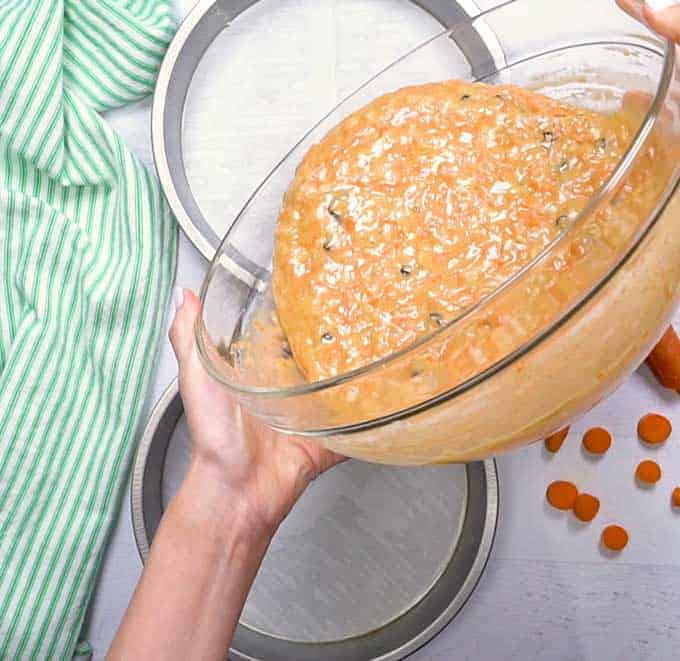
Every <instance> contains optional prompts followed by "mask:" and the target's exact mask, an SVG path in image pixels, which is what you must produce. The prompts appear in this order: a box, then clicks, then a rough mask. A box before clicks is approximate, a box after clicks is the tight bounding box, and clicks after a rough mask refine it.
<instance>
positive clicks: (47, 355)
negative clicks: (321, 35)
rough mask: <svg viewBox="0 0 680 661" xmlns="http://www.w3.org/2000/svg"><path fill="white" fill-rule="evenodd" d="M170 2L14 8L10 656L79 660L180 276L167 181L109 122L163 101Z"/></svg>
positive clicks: (6, 172)
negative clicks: (122, 109) (159, 82)
mask: <svg viewBox="0 0 680 661" xmlns="http://www.w3.org/2000/svg"><path fill="white" fill-rule="evenodd" d="M174 29H175V21H174V18H173V16H172V13H171V7H170V2H167V1H164V0H3V1H0V658H1V659H64V658H70V657H71V655H72V654H73V651H74V648H75V645H76V642H77V637H78V633H79V630H80V627H81V624H82V620H83V614H84V611H85V609H86V606H87V602H88V597H89V596H90V593H91V590H92V586H93V582H94V580H95V576H96V574H97V569H98V567H99V564H100V561H101V558H102V555H103V552H104V547H105V544H106V539H107V536H108V534H109V532H110V529H111V525H112V523H113V521H114V519H115V516H116V512H117V509H118V505H119V502H120V499H121V496H122V491H123V488H124V485H125V481H126V472H127V469H128V466H129V464H130V459H131V456H132V452H133V445H134V440H135V435H136V431H137V427H138V424H139V422H140V414H141V410H142V406H143V402H144V399H145V394H146V391H147V387H148V385H149V381H150V376H151V373H152V370H153V367H154V362H155V355H156V350H157V345H158V341H159V335H160V333H161V331H162V330H163V327H164V313H165V309H166V303H167V299H168V294H169V289H170V286H171V281H172V277H173V272H174V264H175V250H176V228H175V224H174V221H173V220H172V217H171V216H170V213H169V211H168V209H167V207H166V205H165V203H164V201H163V198H162V196H161V193H160V191H159V187H158V184H157V183H156V181H155V180H154V179H153V177H152V176H151V175H150V174H149V172H148V171H147V170H146V168H145V167H143V166H142V164H141V163H140V162H139V161H138V160H137V159H136V158H135V157H134V156H133V155H132V154H131V153H130V152H128V151H127V149H126V148H125V146H124V145H123V143H122V141H121V139H120V138H119V137H118V136H117V135H116V134H115V133H114V131H112V130H111V128H110V127H109V126H108V125H107V124H106V122H105V121H104V120H103V119H102V117H101V116H100V114H99V113H100V112H102V111H104V110H108V109H111V108H114V107H117V106H121V105H124V104H126V103H129V102H131V101H133V100H135V99H139V98H141V97H143V96H145V95H148V94H149V93H150V92H151V91H152V88H153V85H154V80H155V76H156V72H157V70H158V67H159V64H160V61H161V58H162V56H163V53H164V51H165V49H166V46H167V44H168V41H169V40H170V38H171V36H172V34H173V31H174Z"/></svg>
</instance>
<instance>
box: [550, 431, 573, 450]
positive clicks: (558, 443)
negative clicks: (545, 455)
mask: <svg viewBox="0 0 680 661" xmlns="http://www.w3.org/2000/svg"><path fill="white" fill-rule="evenodd" d="M568 433H569V427H565V428H564V429H560V431H557V432H555V433H554V434H550V436H548V438H546V439H545V449H546V450H547V451H548V452H557V451H558V450H559V449H560V448H561V447H562V443H564V439H565V438H567V434H568Z"/></svg>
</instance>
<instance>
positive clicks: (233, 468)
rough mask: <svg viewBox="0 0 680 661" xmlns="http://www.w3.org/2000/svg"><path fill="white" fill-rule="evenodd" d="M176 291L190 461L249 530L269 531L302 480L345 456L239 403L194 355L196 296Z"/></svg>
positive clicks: (174, 338) (174, 331) (176, 344)
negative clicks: (222, 494) (224, 495)
mask: <svg viewBox="0 0 680 661" xmlns="http://www.w3.org/2000/svg"><path fill="white" fill-rule="evenodd" d="M178 298H181V299H182V300H181V301H180V302H176V307H177V311H176V316H175V320H174V322H173V324H172V327H171V328H170V341H171V343H172V346H173V349H174V351H175V355H176V356H177V361H178V363H179V390H180V394H181V396H182V401H183V403H184V409H185V412H186V416H187V422H188V426H189V431H190V433H191V439H192V458H191V464H192V467H197V468H199V469H200V470H201V472H202V475H203V476H206V477H207V479H210V480H213V481H214V482H215V483H216V484H217V485H219V486H220V488H223V489H225V490H226V492H227V493H228V494H229V498H230V500H231V502H233V503H234V506H239V507H241V508H242V513H243V514H244V516H246V517H247V520H248V521H249V522H250V524H251V525H252V526H253V528H254V530H257V529H258V528H264V529H265V530H267V531H269V532H271V531H273V530H274V529H275V528H276V527H277V526H278V524H279V523H280V522H281V521H282V520H283V519H284V518H285V516H286V515H287V514H288V512H289V511H290V509H291V507H292V506H293V504H294V503H295V501H296V500H297V499H298V498H299V496H300V495H301V494H302V492H303V491H304V490H305V488H306V487H307V485H308V484H309V483H310V482H311V481H312V480H314V479H315V478H316V477H317V476H318V475H320V474H321V473H323V472H324V471H325V470H327V469H328V468H330V467H331V466H334V465H335V464H336V463H338V462H339V461H342V460H343V457H341V456H340V455H337V454H335V453H334V452H331V451H330V450H326V449H324V448H323V447H321V446H320V445H319V444H318V443H316V442H314V441H312V440H309V439H306V438H302V437H299V436H294V435H286V434H281V433H279V432H276V431H274V430H272V429H271V428H270V427H268V426H267V425H265V424H264V423H262V422H261V421H260V420H259V419H257V418H255V417H254V416H253V415H251V414H250V413H248V412H247V411H245V410H243V409H242V408H241V406H240V405H239V404H238V402H237V401H236V399H235V398H234V396H233V395H232V394H231V393H230V392H229V391H228V390H227V388H226V387H225V386H224V385H222V384H220V383H218V382H217V381H215V380H214V379H213V377H212V376H210V375H209V374H208V372H207V371H206V370H205V368H204V366H203V364H202V363H201V360H200V358H199V356H198V352H197V349H196V343H195V339H194V324H195V322H196V319H197V317H198V315H199V314H200V301H199V300H198V298H197V297H196V295H195V294H194V293H193V292H191V291H189V290H184V291H183V292H182V296H178ZM178 303H179V304H178Z"/></svg>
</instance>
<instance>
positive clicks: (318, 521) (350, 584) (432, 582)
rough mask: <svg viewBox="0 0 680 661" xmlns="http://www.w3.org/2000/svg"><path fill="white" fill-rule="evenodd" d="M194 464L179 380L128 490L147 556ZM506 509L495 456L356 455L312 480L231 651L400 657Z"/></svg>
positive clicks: (271, 554)
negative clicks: (460, 460) (434, 462)
mask: <svg viewBox="0 0 680 661" xmlns="http://www.w3.org/2000/svg"><path fill="white" fill-rule="evenodd" d="M188 461H189V437H188V433H187V430H186V425H185V422H184V416H183V409H182V402H181V399H180V397H179V395H178V392H177V384H176V382H175V383H173V384H172V385H171V386H170V387H169V388H168V389H167V391H166V392H165V393H164V394H163V396H162V397H161V399H160V400H159V402H158V404H157V405H156V407H155V409H154V411H153V412H152V414H151V417H150V419H149V422H148V425H147V427H146V430H145V431H144V434H143V437H142V439H141V443H140V446H139V450H138V452H137V455H136V458H135V464H134V470H133V478H132V487H131V504H132V518H133V527H134V532H135V537H136V541H137V547H138V549H139V553H140V556H141V558H142V560H143V561H144V560H145V559H146V557H147V555H148V552H149V547H150V545H151V543H152V540H153V537H154V534H155V532H156V530H157V528H158V525H159V523H160V520H161V516H162V515H163V510H164V509H165V506H166V505H167V503H168V502H169V500H170V499H171V498H172V496H173V494H174V493H175V491H176V489H177V488H178V486H179V484H180V482H181V480H182V476H183V475H184V472H185V471H186V468H187V465H188ZM497 516H498V483H497V478H496V467H495V463H494V462H493V461H485V462H477V463H472V464H469V465H467V466H461V465H448V466H430V467H422V468H398V467H387V466H381V465H376V464H367V463H362V462H355V461H348V462H346V463H345V464H342V465H340V466H338V467H336V468H333V469H332V470H331V471H329V472H328V473H327V474H326V475H323V476H322V477H321V478H319V479H318V480H317V481H316V482H314V483H313V484H312V485H311V487H310V488H309V489H308V491H307V492H306V493H305V494H304V495H303V497H302V498H301V500H300V501H299V502H298V504H297V505H296V507H295V508H294V509H293V511H292V513H291V514H290V516H289V517H288V519H287V520H286V521H285V522H284V524H283V525H282V526H281V527H280V529H279V531H278V532H277V534H276V536H275V538H274V540H273V542H272V545H271V547H270V549H269V551H268V553H267V555H266V558H265V560H264V562H263V565H262V568H261V570H260V572H259V574H258V576H257V579H256V581H255V584H254V585H253V589H252V591H251V594H250V597H249V599H248V602H247V604H246V606H245V608H244V611H243V614H242V617H241V621H240V624H239V626H238V628H237V631H236V634H235V636H234V640H233V646H232V649H231V652H230V658H232V659H239V660H240V659H244V660H245V659H249V660H253V659H256V660H262V661H306V660H309V661H312V660H314V661H321V660H323V661H340V660H342V661H368V660H372V659H383V660H396V659H403V658H404V657H406V656H408V655H409V654H411V653H412V652H414V651H415V650H417V649H418V648H420V647H422V646H423V645H425V644H426V643H427V642H428V641H429V640H431V639H432V638H433V637H434V636H436V635H437V633H439V632H440V631H441V630H442V629H443V628H444V627H445V626H446V625H447V624H448V623H449V622H450V621H451V619H452V618H453V617H454V616H455V615H456V613H458V611H459V610H460V609H461V608H462V607H463V605H464V604H465V602H466V601H467V599H468V598H469V597H470V595H471V593H472V592H473V590H474V589H475V586H476V585H477V582H478V581H479V579H480V576H481V574H482V572H483V571H484V567H485V565H486V562H487V560H488V558H489V554H490V551H491V547H492V544H493V540H494V535H495V530H496V522H497Z"/></svg>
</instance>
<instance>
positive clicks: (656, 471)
mask: <svg viewBox="0 0 680 661" xmlns="http://www.w3.org/2000/svg"><path fill="white" fill-rule="evenodd" d="M635 477H637V479H638V480H640V482H644V483H645V484H656V483H657V482H658V481H659V480H660V479H661V467H660V466H659V464H657V463H656V461H652V460H651V459H645V460H644V461H641V462H640V463H639V464H638V467H637V468H636V469H635Z"/></svg>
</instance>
